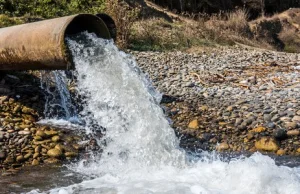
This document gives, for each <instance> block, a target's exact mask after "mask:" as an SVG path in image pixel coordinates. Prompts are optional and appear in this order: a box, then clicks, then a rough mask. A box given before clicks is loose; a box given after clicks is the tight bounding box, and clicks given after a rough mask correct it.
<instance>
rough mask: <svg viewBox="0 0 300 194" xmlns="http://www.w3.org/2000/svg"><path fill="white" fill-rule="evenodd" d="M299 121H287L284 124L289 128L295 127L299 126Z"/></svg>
mask: <svg viewBox="0 0 300 194" xmlns="http://www.w3.org/2000/svg"><path fill="white" fill-rule="evenodd" d="M297 125H298V124H297V123H296V122H285V123H284V126H285V127H286V128H287V129H295V128H297Z"/></svg>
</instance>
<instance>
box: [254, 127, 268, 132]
mask: <svg viewBox="0 0 300 194" xmlns="http://www.w3.org/2000/svg"><path fill="white" fill-rule="evenodd" d="M264 131H266V128H265V127H262V126H260V127H257V128H255V129H252V130H251V132H255V133H261V132H264Z"/></svg>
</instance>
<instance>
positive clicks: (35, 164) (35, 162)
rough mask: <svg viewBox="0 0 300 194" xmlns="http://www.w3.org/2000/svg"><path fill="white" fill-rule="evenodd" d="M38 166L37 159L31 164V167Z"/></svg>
mask: <svg viewBox="0 0 300 194" xmlns="http://www.w3.org/2000/svg"><path fill="white" fill-rule="evenodd" d="M39 164H40V162H39V161H38V160H37V159H34V160H33V161H32V163H31V165H32V166H37V165H39Z"/></svg>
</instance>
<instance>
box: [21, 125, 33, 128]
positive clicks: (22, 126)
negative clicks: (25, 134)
mask: <svg viewBox="0 0 300 194" xmlns="http://www.w3.org/2000/svg"><path fill="white" fill-rule="evenodd" d="M19 127H20V128H21V129H26V128H30V127H31V125H19Z"/></svg>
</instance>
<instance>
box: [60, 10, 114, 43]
mask: <svg viewBox="0 0 300 194" xmlns="http://www.w3.org/2000/svg"><path fill="white" fill-rule="evenodd" d="M84 31H88V32H89V33H95V34H96V35H97V36H98V37H101V38H104V39H110V38H111V37H110V34H109V31H108V28H107V27H106V25H105V23H104V22H103V21H102V20H101V19H100V18H98V17H96V16H94V15H90V14H80V15H78V16H76V17H75V18H74V19H73V20H72V21H71V22H70V24H69V25H68V26H67V29H66V32H65V37H66V36H68V35H72V34H78V33H80V32H84Z"/></svg>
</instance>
